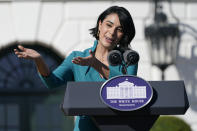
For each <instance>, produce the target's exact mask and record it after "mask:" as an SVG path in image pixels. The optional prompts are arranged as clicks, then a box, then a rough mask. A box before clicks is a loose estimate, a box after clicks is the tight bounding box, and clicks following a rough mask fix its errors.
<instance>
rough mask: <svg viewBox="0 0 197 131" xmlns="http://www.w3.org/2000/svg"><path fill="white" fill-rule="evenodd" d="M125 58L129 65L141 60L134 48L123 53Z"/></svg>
mask: <svg viewBox="0 0 197 131" xmlns="http://www.w3.org/2000/svg"><path fill="white" fill-rule="evenodd" d="M123 58H124V61H125V63H126V64H127V65H134V64H136V63H137V62H138V61H139V59H140V56H139V54H138V53H137V52H136V51H134V50H126V51H125V52H124V53H123Z"/></svg>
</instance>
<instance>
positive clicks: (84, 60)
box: [72, 50, 95, 66]
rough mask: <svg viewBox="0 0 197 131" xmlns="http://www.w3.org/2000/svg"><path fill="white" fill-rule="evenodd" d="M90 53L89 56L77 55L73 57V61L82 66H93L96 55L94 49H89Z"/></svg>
mask: <svg viewBox="0 0 197 131" xmlns="http://www.w3.org/2000/svg"><path fill="white" fill-rule="evenodd" d="M89 53H90V55H89V56H87V57H75V58H73V59H72V63H74V64H77V65H81V66H93V64H94V61H95V56H94V53H93V52H92V50H89Z"/></svg>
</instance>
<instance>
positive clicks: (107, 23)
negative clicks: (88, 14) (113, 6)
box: [99, 13, 123, 49]
mask: <svg viewBox="0 0 197 131" xmlns="http://www.w3.org/2000/svg"><path fill="white" fill-rule="evenodd" d="M99 32H100V33H99V43H100V44H101V45H102V46H104V47H105V48H107V49H113V48H114V47H115V46H116V45H117V43H118V42H119V41H120V40H121V38H122V36H123V29H122V26H121V25H120V21H119V17H118V15H117V14H115V13H113V14H110V15H108V16H107V17H106V18H105V19H104V20H103V22H102V23H101V21H100V22H99Z"/></svg>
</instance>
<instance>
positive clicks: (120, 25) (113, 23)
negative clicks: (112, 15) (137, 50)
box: [106, 20, 122, 28]
mask: <svg viewBox="0 0 197 131" xmlns="http://www.w3.org/2000/svg"><path fill="white" fill-rule="evenodd" d="M106 22H108V23H110V24H114V23H113V22H111V21H110V20H107V21H106ZM118 27H120V28H122V26H121V25H120V26H118Z"/></svg>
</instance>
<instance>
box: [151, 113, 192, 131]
mask: <svg viewBox="0 0 197 131" xmlns="http://www.w3.org/2000/svg"><path fill="white" fill-rule="evenodd" d="M150 131H191V128H190V126H189V125H188V124H187V123H186V122H185V121H183V120H182V119H180V118H177V117H173V116H161V117H159V118H158V120H157V121H156V122H155V124H154V125H153V127H152V128H151V130H150Z"/></svg>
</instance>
